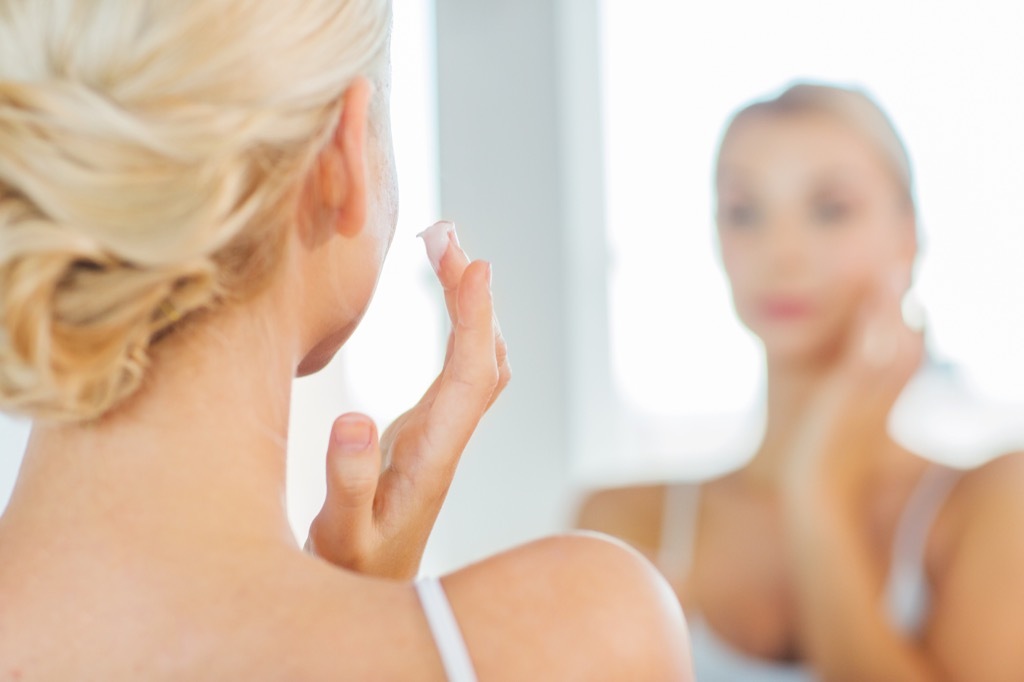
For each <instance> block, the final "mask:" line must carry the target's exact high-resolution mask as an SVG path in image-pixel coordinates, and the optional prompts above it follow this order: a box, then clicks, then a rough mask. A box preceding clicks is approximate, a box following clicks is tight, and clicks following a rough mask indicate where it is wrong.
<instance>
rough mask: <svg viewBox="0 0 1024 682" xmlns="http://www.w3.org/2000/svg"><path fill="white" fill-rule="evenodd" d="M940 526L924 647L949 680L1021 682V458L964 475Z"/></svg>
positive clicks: (1023, 580) (1023, 620)
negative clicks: (942, 539)
mask: <svg viewBox="0 0 1024 682" xmlns="http://www.w3.org/2000/svg"><path fill="white" fill-rule="evenodd" d="M939 521H940V523H941V524H943V525H944V528H945V529H944V530H943V531H942V535H943V537H944V541H943V542H942V543H941V545H940V546H941V547H942V552H941V554H939V555H938V556H937V559H938V560H936V561H934V562H930V563H932V566H933V570H932V575H933V577H934V579H935V592H934V595H933V597H934V605H933V608H932V611H931V614H932V615H931V616H930V618H929V623H928V632H927V639H928V641H929V643H930V647H931V648H932V649H933V651H934V652H935V656H936V657H937V659H938V660H939V661H940V662H941V665H942V667H943V669H944V670H945V671H946V673H947V677H948V679H971V680H1011V679H1012V680H1018V679H1024V651H1022V650H1021V648H1020V646H1019V633H1020V632H1021V630H1022V628H1024V615H1022V613H1021V610H1020V607H1019V605H1020V604H1021V603H1024V453H1012V454H1007V455H1004V456H1002V457H999V458H997V459H994V460H992V461H990V462H988V463H986V464H985V465H983V466H980V467H978V468H977V469H974V470H971V471H969V472H967V473H966V474H964V475H963V477H962V478H961V479H960V481H959V483H958V484H957V486H956V489H955V490H954V491H953V493H952V495H951V496H950V499H949V501H948V503H947V505H946V508H945V509H944V510H943V513H942V517H940V519H939ZM940 529H941V527H936V532H937V533H938V532H939V531H940Z"/></svg>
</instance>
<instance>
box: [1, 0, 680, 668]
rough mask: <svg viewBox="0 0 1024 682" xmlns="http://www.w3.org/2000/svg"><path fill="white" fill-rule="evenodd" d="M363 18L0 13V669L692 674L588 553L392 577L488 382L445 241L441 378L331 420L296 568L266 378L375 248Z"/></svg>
mask: <svg viewBox="0 0 1024 682" xmlns="http://www.w3.org/2000/svg"><path fill="white" fill-rule="evenodd" d="M390 14H391V7H390V3H389V2H387V0H302V2H292V3H284V2H262V3H254V2H248V1H246V0H207V1H205V2H201V3H199V2H193V3H176V2H164V1H160V0H139V1H138V2H133V3H123V2H114V1H113V0H111V1H105V0H90V1H88V2H86V1H80V2H75V1H61V2H58V1H57V0H7V1H6V2H4V3H3V4H2V5H0V282H2V285H0V405H2V407H3V409H5V410H7V411H10V412H14V413H19V414H24V415H30V416H31V417H33V418H34V420H35V422H34V429H33V433H32V436H31V441H30V444H29V446H28V450H27V453H26V456H25V460H24V464H23V467H22V471H21V474H20V477H19V480H18V482H17V486H16V489H15V491H14V493H13V496H12V499H11V501H10V505H9V507H8V509H7V511H6V513H5V514H4V515H3V517H2V518H0V679H2V680H68V679H96V680H100V679H102V680H138V679H146V680H162V679H174V680H181V679H188V680H232V679H246V680H339V679H350V680H370V679H372V680H412V679H417V680H419V679H422V680H441V679H445V678H446V676H447V678H448V679H451V680H471V679H474V678H475V676H476V675H478V676H479V677H481V678H483V679H495V680H500V679H551V680H564V679H609V680H610V679H687V678H688V672H687V659H686V649H685V644H684V643H683V642H684V640H685V629H684V626H683V623H682V620H681V617H680V614H679V610H678V605H677V604H676V603H675V602H674V600H672V599H671V596H670V594H669V593H668V591H667V589H666V588H665V587H664V584H663V582H662V581H661V578H660V576H658V575H657V573H656V572H655V571H653V569H650V568H649V566H648V564H647V563H646V562H644V561H643V560H642V559H641V558H639V557H637V556H635V555H634V554H633V553H632V552H631V551H628V550H624V549H622V548H621V547H619V546H618V545H616V544H611V543H609V542H606V541H604V540H600V539H596V538H588V537H565V538H554V539H549V540H544V541H540V542H537V543H534V544H531V545H529V546H526V547H523V548H519V549H516V550H512V551H510V552H508V553H506V554H503V555H501V556H498V557H494V558H491V559H487V560H485V561H483V562H481V563H479V564H477V565H474V566H471V567H469V568H466V569H464V570H461V571H458V572H456V573H453V574H451V575H448V576H445V577H444V578H443V580H441V581H440V582H438V581H421V582H419V583H417V584H416V585H415V586H414V585H413V584H412V583H410V582H409V581H408V579H410V578H412V577H413V576H414V575H415V574H416V572H417V569H418V564H419V561H420V556H421V553H422V550H423V546H424V544H425V542H426V539H427V536H428V534H429V532H430V528H431V526H432V524H433V521H434V518H435V516H436V514H437V511H438V508H439V506H440V504H441V501H442V500H443V498H444V495H445V492H446V490H447V487H448V485H449V483H450V481H451V478H452V474H453V472H454V469H455V466H456V464H457V462H458V458H459V455H460V454H461V452H462V449H463V448H464V446H465V444H466V442H467V440H468V439H469V437H470V435H471V433H472V431H473V429H474V428H475V427H476V424H477V422H478V421H479V419H480V418H481V416H482V415H483V413H484V412H485V411H486V410H487V409H488V407H489V406H490V404H491V402H492V401H493V400H494V399H495V398H496V397H497V395H498V394H499V393H500V392H501V390H502V389H503V388H504V386H505V384H506V383H507V381H508V378H509V370H508V365H507V361H506V353H505V349H504V343H503V341H502V340H501V337H500V334H499V333H498V331H497V325H496V323H495V322H493V319H494V318H493V310H492V301H491V295H490V288H489V280H490V266H489V265H488V264H487V263H484V262H481V261H476V262H470V261H469V259H468V258H467V257H466V255H465V253H464V252H463V251H462V249H461V248H460V247H459V246H458V242H457V240H455V239H454V237H453V235H452V232H451V229H450V226H448V225H444V224H441V225H439V226H438V227H436V228H435V229H433V230H430V231H428V233H427V234H426V235H425V238H426V239H427V240H428V250H429V252H430V254H431V255H432V258H433V262H434V264H435V267H436V269H437V273H438V278H439V280H440V283H441V285H442V287H443V288H444V290H445V295H446V299H447V303H448V310H449V314H450V315H451V318H452V328H453V333H452V339H451V343H450V344H449V346H450V347H449V352H448V357H447V359H446V362H445V365H444V369H443V371H442V372H441V375H440V376H439V377H438V379H437V381H436V382H435V383H434V385H433V386H431V387H430V389H429V390H428V391H427V393H426V395H425V397H424V399H423V400H422V401H421V402H420V403H419V404H418V405H416V406H415V407H413V408H412V409H411V410H410V411H409V412H408V413H406V414H405V415H404V416H403V417H402V418H401V419H399V420H398V422H397V423H396V424H395V425H393V426H392V427H391V428H390V429H389V430H388V431H386V432H385V433H384V436H383V437H382V438H380V439H378V435H377V432H376V429H375V427H374V425H373V423H372V422H371V421H369V420H368V418H366V417H365V416H362V415H358V414H349V415H344V416H342V417H340V418H339V419H338V420H337V421H336V422H335V424H334V426H333V430H332V432H331V440H330V446H329V449H328V453H327V465H328V478H329V486H328V487H329V492H328V497H327V501H326V503H325V506H324V509H323V511H322V512H321V513H320V515H319V516H318V517H317V520H316V521H315V523H314V526H313V528H312V530H311V535H310V541H309V550H310V551H309V552H303V551H302V549H301V548H300V547H299V546H298V544H297V543H296V541H295V538H294V537H293V536H292V534H291V532H290V529H289V526H288V523H287V519H286V516H285V509H284V502H283V496H284V488H285V485H284V472H285V451H284V443H285V442H286V431H287V425H288V410H289V391H290V385H291V381H292V377H293V376H295V375H297V374H298V375H302V374H308V373H311V372H315V371H317V370H318V369H320V368H321V367H323V366H324V365H325V364H326V363H327V362H328V361H329V360H330V358H331V357H332V356H333V355H334V353H335V352H336V351H337V350H338V348H339V347H340V346H341V345H342V344H343V343H344V342H345V340H346V339H347V338H348V337H349V335H350V334H351V333H352V331H353V330H354V329H355V327H356V326H357V324H358V323H359V320H360V318H361V317H362V315H363V313H364V311H365V309H366V306H367V304H368V303H369V300H370V298H371V295H372V293H373V289H374V286H375V284H376V282H377V278H378V276H379V274H380V270H381V264H382V262H383V259H384V256H385V254H386V252H387V250H388V246H389V243H390V240H391V238H392V235H393V232H394V227H395V218H396V209H397V206H396V201H397V199H396V197H397V193H396V188H395V181H394V167H393V161H392V153H391V143H390V132H389V115H388V75H387V74H388V39H389V31H390ZM382 463H384V466H383V469H382ZM613 586H615V587H616V590H617V591H612V589H611V588H612V587H613Z"/></svg>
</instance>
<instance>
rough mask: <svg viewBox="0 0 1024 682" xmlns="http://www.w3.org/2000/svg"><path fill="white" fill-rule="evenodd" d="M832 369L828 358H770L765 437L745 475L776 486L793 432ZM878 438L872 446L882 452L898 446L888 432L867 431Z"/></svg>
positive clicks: (802, 425)
mask: <svg viewBox="0 0 1024 682" xmlns="http://www.w3.org/2000/svg"><path fill="white" fill-rule="evenodd" d="M832 370H833V362H832V361H829V360H822V361H815V362H799V363H798V362H791V361H782V360H773V359H772V358H769V359H768V363H767V395H766V417H765V431H764V437H763V438H762V441H761V446H760V447H759V449H758V451H757V453H756V454H755V456H754V459H753V460H751V461H750V462H749V463H748V464H747V466H746V467H744V474H745V476H746V477H748V478H750V479H751V480H753V481H756V482H758V483H763V484H766V485H769V486H771V487H774V486H775V485H776V484H778V483H779V482H780V481H781V479H782V476H783V474H784V473H785V470H786V467H787V466H788V465H789V461H790V457H791V453H792V442H793V438H794V435H795V434H796V433H798V432H799V430H800V429H802V428H805V427H806V425H807V422H806V420H807V419H808V418H809V417H808V414H809V413H810V412H812V410H811V407H812V405H813V403H814V401H815V400H816V399H818V397H819V396H820V395H821V390H822V388H823V385H824V384H825V382H826V381H827V380H828V378H829V376H830V374H831V372H832ZM874 437H877V438H878V439H879V441H880V442H879V447H878V448H872V449H871V450H872V451H873V452H878V453H879V454H880V455H881V454H882V452H883V451H888V448H889V447H890V446H895V444H894V443H893V442H892V440H891V439H890V438H889V436H888V434H886V433H879V434H864V438H865V439H868V438H874Z"/></svg>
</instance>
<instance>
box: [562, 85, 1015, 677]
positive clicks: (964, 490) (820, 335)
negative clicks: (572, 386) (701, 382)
mask: <svg viewBox="0 0 1024 682" xmlns="http://www.w3.org/2000/svg"><path fill="white" fill-rule="evenodd" d="M716 189H717V195H718V209H717V222H718V237H719V240H720V246H721V254H722V261H723V263H724V266H725V270H726V273H727V275H728V277H729V280H730V283H731V287H732V293H733V300H734V303H735V307H736V311H737V313H738V314H739V317H740V319H741V320H742V321H743V322H744V324H746V326H747V327H748V328H749V329H750V330H751V331H752V332H754V333H755V334H756V335H757V336H758V337H760V339H761V341H762V343H763V345H764V349H765V355H766V362H767V392H766V408H767V422H766V430H765V434H764V437H763V440H762V442H761V443H760V447H759V449H758V450H757V453H756V455H755V456H754V457H753V458H752V460H750V461H749V463H748V464H746V465H745V466H744V467H742V468H741V469H740V470H738V471H735V472H732V473H730V474H728V475H725V476H723V477H721V478H718V479H715V480H711V481H708V482H705V483H702V484H701V485H699V486H693V485H690V486H679V485H673V486H668V485H653V486H638V487H631V488H620V489H611V490H605V491H601V492H598V493H596V494H594V495H592V496H591V497H590V498H589V499H588V500H587V501H586V502H585V503H584V505H583V508H582V510H581V513H580V520H579V524H580V526H581V527H584V528H593V529H599V530H603V531H606V532H609V533H612V534H615V535H618V536H619V537H621V538H624V539H626V540H627V541H629V542H630V543H631V544H633V545H634V546H636V547H638V548H640V549H642V550H643V551H644V552H645V553H646V554H648V556H650V557H651V558H652V559H655V560H657V561H658V562H659V563H660V568H661V569H662V571H663V572H664V573H665V575H666V576H667V578H668V579H669V581H670V582H671V583H672V584H673V586H674V587H675V589H676V592H677V595H678V597H679V599H680V601H681V603H682V604H683V606H684V610H685V611H687V614H688V618H689V621H690V627H691V636H692V647H693V657H694V666H695V674H696V677H697V679H699V680H702V682H705V681H706V682H715V681H718V680H743V681H744V682H757V681H759V680H807V679H822V680H907V681H911V680H936V679H943V680H971V681H972V682H977V681H981V680H1019V679H1024V654H1022V650H1021V647H1020V646H1019V644H1018V642H1017V641H1016V640H1017V638H1018V637H1019V634H1018V633H1019V632H1020V631H1021V628H1022V626H1024V617H1022V616H1021V615H1020V605H1021V604H1024V458H1022V457H1021V456H1020V455H1009V456H1005V457H1002V458H999V459H996V460H994V461H991V462H990V463H988V464H987V465H985V466H983V467H981V468H979V469H977V470H974V471H971V472H969V473H961V472H957V471H954V470H951V469H948V468H944V467H940V466H938V465H934V464H930V463H929V462H928V461H927V460H925V459H924V458H922V457H921V456H919V455H918V454H917V453H913V452H909V451H908V450H906V449H905V448H903V447H901V446H900V445H899V444H898V443H897V442H895V441H894V440H893V439H892V438H891V437H890V436H889V434H888V432H887V428H886V421H887V418H888V415H889V412H890V409H891V408H892V406H893V403H894V401H895V400H896V398H897V396H898V395H899V394H900V392H901V391H902V389H903V387H904V385H905V384H906V382H907V381H908V379H909V378H910V377H911V375H912V374H913V373H914V372H915V371H916V370H917V369H918V368H919V366H920V365H921V363H922V357H923V353H922V338H921V335H920V334H919V333H917V332H916V331H914V330H912V329H909V328H908V327H907V325H906V324H905V323H904V320H903V317H902V315H901V300H902V298H903V296H904V292H905V291H906V290H907V288H908V286H909V284H910V281H911V272H912V267H913V264H914V260H915V256H916V250H917V243H916V217H915V207H914V201H913V190H912V182H911V174H910V163H909V160H908V157H907V155H906V152H905V150H904V148H903V145H902V143H901V142H900V139H899V137H898V135H897V133H896V132H895V130H894V129H893V127H892V125H891V123H890V122H889V121H888V119H887V118H886V116H885V115H884V114H883V113H882V112H881V110H880V109H879V108H878V107H877V105H875V104H874V103H873V102H872V101H871V100H870V99H868V98H867V97H866V96H865V95H863V94H861V93H859V92H856V91H850V90H844V89H840V88H835V87H826V86H817V85H797V86H794V87H792V88H790V89H789V90H787V91H786V92H784V93H783V94H782V95H781V96H779V97H778V98H777V99H772V100H768V101H764V102H760V103H756V104H753V105H752V106H749V107H747V108H745V109H743V110H742V111H740V112H739V113H738V114H737V115H736V116H735V118H734V119H733V120H732V122H731V123H730V125H729V126H728V129H727V131H726V133H725V135H724V138H723V141H722V143H721V148H720V150H719V156H718V167H717V174H716ZM922 454H927V453H922ZM929 605H930V606H929Z"/></svg>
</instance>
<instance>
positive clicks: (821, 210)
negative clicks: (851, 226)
mask: <svg viewBox="0 0 1024 682" xmlns="http://www.w3.org/2000/svg"><path fill="white" fill-rule="evenodd" d="M849 214H850V208H849V206H847V205H846V204H844V203H842V202H839V201H820V202H817V203H815V205H814V219H815V220H816V221H817V222H819V223H824V224H835V223H840V222H842V221H843V220H844V219H845V218H846V217H847V216H848V215H849Z"/></svg>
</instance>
